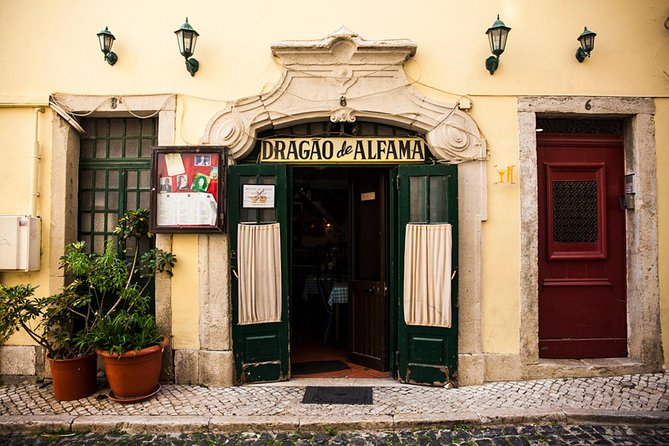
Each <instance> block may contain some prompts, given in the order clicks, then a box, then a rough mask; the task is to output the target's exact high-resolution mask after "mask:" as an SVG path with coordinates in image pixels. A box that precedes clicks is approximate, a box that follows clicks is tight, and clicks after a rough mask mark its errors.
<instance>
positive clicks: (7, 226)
mask: <svg viewBox="0 0 669 446" xmlns="http://www.w3.org/2000/svg"><path fill="white" fill-rule="evenodd" d="M41 223H42V222H41V221H40V219H39V217H31V216H29V215H0V271H37V270H39V266H40V265H39V263H40V234H41Z"/></svg>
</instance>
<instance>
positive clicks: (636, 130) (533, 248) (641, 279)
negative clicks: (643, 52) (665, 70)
mask: <svg viewBox="0 0 669 446" xmlns="http://www.w3.org/2000/svg"><path fill="white" fill-rule="evenodd" d="M654 113H655V104H654V101H653V99H650V98H626V97H567V96H554V97H545V96H544V97H520V98H519V99H518V124H519V137H520V196H521V264H520V294H521V295H520V306H521V308H520V315H521V320H520V333H521V334H520V336H521V342H520V362H521V364H520V366H521V370H522V372H521V373H522V378H525V379H532V378H545V377H568V376H601V375H604V374H626V373H647V372H654V371H658V370H661V368H662V364H663V357H662V356H663V355H662V343H661V338H660V316H659V315H660V291H659V276H658V270H657V259H658V245H657V243H658V239H657V237H658V235H657V200H656V168H655V164H656V155H655V122H654V116H653V115H654ZM537 115H539V116H540V117H545V118H551V117H569V118H574V117H579V116H582V117H597V116H600V117H606V118H609V119H611V118H614V119H616V118H617V119H621V120H622V121H623V123H624V125H623V129H624V130H623V133H624V151H625V155H624V156H625V172H626V173H634V174H635V176H634V189H635V193H636V195H635V202H636V209H634V210H628V211H626V227H627V229H626V231H627V333H628V334H627V337H628V358H611V359H606V358H604V359H587V360H586V359H583V360H547V359H540V358H539V327H538V322H539V302H538V300H539V299H538V298H539V267H538V218H539V217H538V215H539V214H538V191H537V138H536V131H537V128H536V118H537Z"/></svg>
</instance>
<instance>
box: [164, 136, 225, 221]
mask: <svg viewBox="0 0 669 446" xmlns="http://www.w3.org/2000/svg"><path fill="white" fill-rule="evenodd" d="M225 167H226V157H225V151H224V150H223V149H222V148H220V147H160V148H158V149H156V150H154V153H153V160H152V166H151V173H152V176H151V231H153V232H167V233H170V232H172V233H174V232H191V233H193V232H195V233H197V232H222V231H223V230H224V229H225V228H224V225H225V215H224V212H225V202H224V196H223V191H225V170H226V169H225Z"/></svg>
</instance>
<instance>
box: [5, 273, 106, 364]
mask: <svg viewBox="0 0 669 446" xmlns="http://www.w3.org/2000/svg"><path fill="white" fill-rule="evenodd" d="M35 289H36V287H34V286H32V285H30V284H28V285H15V286H4V285H0V344H3V343H4V342H5V341H6V340H7V339H8V338H9V336H11V335H12V334H13V333H14V332H16V331H17V330H19V328H22V329H23V330H24V331H25V332H26V333H27V334H28V336H30V337H31V338H32V339H33V340H34V341H35V342H36V343H37V344H39V345H41V346H42V347H44V348H45V349H46V351H47V354H48V356H49V357H50V358H52V359H62V358H74V357H77V356H85V355H87V354H90V353H93V351H94V349H93V346H92V345H90V344H89V343H88V342H87V341H86V340H85V335H86V331H87V329H88V328H89V325H88V319H87V317H86V314H90V313H91V309H90V301H89V300H87V299H86V297H82V296H79V295H76V294H71V293H68V292H63V293H60V294H54V295H52V296H46V297H39V298H35V297H34V294H35Z"/></svg>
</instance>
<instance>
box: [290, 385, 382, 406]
mask: <svg viewBox="0 0 669 446" xmlns="http://www.w3.org/2000/svg"><path fill="white" fill-rule="evenodd" d="M302 404H374V402H373V400H372V388H371V387H323V386H307V389H306V390H305V392H304V398H302Z"/></svg>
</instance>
